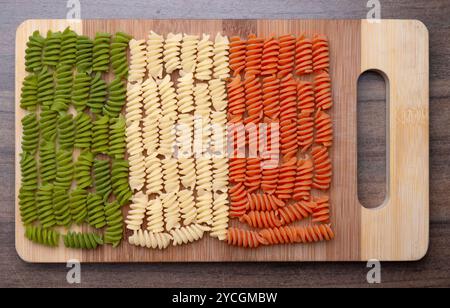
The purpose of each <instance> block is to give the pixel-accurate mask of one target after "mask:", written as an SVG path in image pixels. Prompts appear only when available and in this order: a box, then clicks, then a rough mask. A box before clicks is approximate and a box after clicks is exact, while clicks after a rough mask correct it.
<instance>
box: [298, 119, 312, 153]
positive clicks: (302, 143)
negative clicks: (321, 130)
mask: <svg viewBox="0 0 450 308" xmlns="http://www.w3.org/2000/svg"><path fill="white" fill-rule="evenodd" d="M316 127H317V125H316ZM297 133H298V135H297V140H298V146H299V148H300V150H301V152H302V153H305V152H306V151H308V150H309V149H310V148H311V146H312V144H313V142H314V118H313V117H312V115H311V114H310V113H306V112H301V113H299V115H298V131H297Z"/></svg>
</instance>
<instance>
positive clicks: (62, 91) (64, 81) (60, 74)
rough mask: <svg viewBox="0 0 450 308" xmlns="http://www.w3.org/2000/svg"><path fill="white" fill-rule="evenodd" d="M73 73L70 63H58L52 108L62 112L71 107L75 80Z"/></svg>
mask: <svg viewBox="0 0 450 308" xmlns="http://www.w3.org/2000/svg"><path fill="white" fill-rule="evenodd" d="M72 75H73V74H72V67H71V66H69V65H58V67H57V68H56V76H55V79H56V86H55V96H54V101H53V104H52V110H55V111H60V112H61V111H67V110H68V109H69V104H70V101H71V97H70V96H71V93H72V82H73V76H72Z"/></svg>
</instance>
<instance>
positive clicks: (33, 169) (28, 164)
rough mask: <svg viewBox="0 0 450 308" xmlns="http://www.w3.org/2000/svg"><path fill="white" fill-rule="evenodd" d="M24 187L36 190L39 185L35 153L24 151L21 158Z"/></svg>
mask: <svg viewBox="0 0 450 308" xmlns="http://www.w3.org/2000/svg"><path fill="white" fill-rule="evenodd" d="M20 172H21V175H22V176H21V183H22V188H23V189H25V190H32V191H35V190H36V189H37V187H38V169H37V162H36V159H35V157H34V155H32V154H30V153H28V152H23V153H22V154H21V158H20Z"/></svg>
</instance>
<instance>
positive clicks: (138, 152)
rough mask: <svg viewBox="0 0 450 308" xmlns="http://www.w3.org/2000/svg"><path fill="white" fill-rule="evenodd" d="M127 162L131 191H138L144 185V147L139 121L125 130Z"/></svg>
mask: <svg viewBox="0 0 450 308" xmlns="http://www.w3.org/2000/svg"><path fill="white" fill-rule="evenodd" d="M126 135H127V136H126V141H127V151H128V154H129V157H128V161H129V164H130V169H129V170H130V172H129V181H130V187H131V189H133V190H136V191H139V190H141V189H142V188H143V187H144V184H145V162H144V155H143V151H144V147H143V145H142V133H141V128H140V126H139V121H134V122H132V123H131V124H130V125H129V126H128V127H127V129H126Z"/></svg>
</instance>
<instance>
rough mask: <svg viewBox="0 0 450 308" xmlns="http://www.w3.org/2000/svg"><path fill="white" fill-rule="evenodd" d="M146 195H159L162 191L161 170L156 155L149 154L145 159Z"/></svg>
mask: <svg viewBox="0 0 450 308" xmlns="http://www.w3.org/2000/svg"><path fill="white" fill-rule="evenodd" d="M145 170H146V174H147V176H146V179H147V185H146V188H147V194H161V193H162V191H163V188H164V186H163V183H164V181H163V169H162V165H161V160H160V159H159V158H158V153H156V152H149V153H148V154H147V156H146V157H145Z"/></svg>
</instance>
